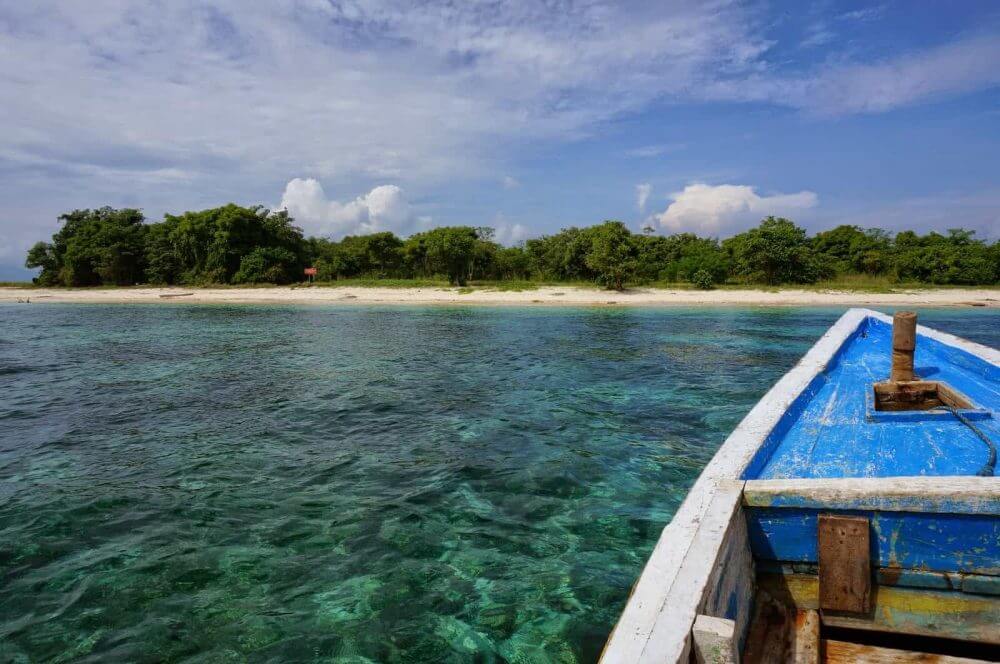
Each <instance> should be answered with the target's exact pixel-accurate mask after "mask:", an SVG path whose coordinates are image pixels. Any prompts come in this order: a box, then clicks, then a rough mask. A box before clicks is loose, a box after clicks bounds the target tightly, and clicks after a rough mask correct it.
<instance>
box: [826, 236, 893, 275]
mask: <svg viewBox="0 0 1000 664" xmlns="http://www.w3.org/2000/svg"><path fill="white" fill-rule="evenodd" d="M812 247H813V250H814V251H815V253H816V258H817V261H818V265H819V269H820V271H821V272H822V274H823V276H827V277H832V276H835V275H838V274H848V273H851V272H858V273H865V274H873V275H874V274H881V273H883V272H885V271H886V270H888V269H889V265H890V259H891V241H890V238H889V234H888V233H886V232H885V231H883V230H881V229H878V228H873V229H869V230H862V229H860V228H858V227H857V226H849V225H846V224H844V225H841V226H837V227H836V228H834V229H832V230H829V231H823V232H822V233H817V234H816V235H815V236H814V237H813V239H812Z"/></svg>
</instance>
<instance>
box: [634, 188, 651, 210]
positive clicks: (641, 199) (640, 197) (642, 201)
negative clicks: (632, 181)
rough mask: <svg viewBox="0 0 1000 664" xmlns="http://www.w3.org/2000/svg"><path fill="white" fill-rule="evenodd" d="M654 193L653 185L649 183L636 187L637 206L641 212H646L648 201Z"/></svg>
mask: <svg viewBox="0 0 1000 664" xmlns="http://www.w3.org/2000/svg"><path fill="white" fill-rule="evenodd" d="M652 191H653V185H651V184H649V183H648V182H643V183H642V184H637V185H635V198H636V201H635V204H636V206H637V207H638V208H639V212H645V211H646V201H648V200H649V195H650V194H651V193H652Z"/></svg>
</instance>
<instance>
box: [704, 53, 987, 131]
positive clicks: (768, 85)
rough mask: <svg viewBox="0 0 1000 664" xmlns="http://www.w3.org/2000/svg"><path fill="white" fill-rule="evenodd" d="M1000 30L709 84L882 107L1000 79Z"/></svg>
mask: <svg viewBox="0 0 1000 664" xmlns="http://www.w3.org/2000/svg"><path fill="white" fill-rule="evenodd" d="M996 62H1000V36H998V35H992V34H991V35H978V36H974V37H966V38H964V39H961V40H959V41H956V42H952V43H949V44H945V45H943V46H938V47H935V48H932V49H928V50H925V51H916V52H912V53H907V54H905V55H902V56H898V57H895V58H891V59H887V60H885V61H882V62H878V63H874V64H869V63H861V64H839V65H834V66H830V67H826V68H821V69H819V70H817V71H815V72H813V73H812V74H810V75H806V76H795V77H782V76H776V75H771V74H754V75H752V76H750V77H747V78H742V79H732V80H728V81H717V82H715V83H713V84H710V85H707V86H706V88H705V94H706V96H707V97H709V98H715V99H729V100H742V101H757V102H770V103H774V104H779V105H783V106H790V107H793V108H799V109H803V110H805V111H808V112H810V113H813V114H817V115H843V114H849V113H879V112H885V111H889V110H892V109H895V108H899V107H901V106H907V105H910V104H915V103H920V102H926V101H929V100H934V99H938V98H941V97H944V96H946V95H950V94H958V93H964V92H971V91H974V90H981V89H986V88H991V87H995V86H997V85H1000V68H998V67H996V66H995V65H994V63H996Z"/></svg>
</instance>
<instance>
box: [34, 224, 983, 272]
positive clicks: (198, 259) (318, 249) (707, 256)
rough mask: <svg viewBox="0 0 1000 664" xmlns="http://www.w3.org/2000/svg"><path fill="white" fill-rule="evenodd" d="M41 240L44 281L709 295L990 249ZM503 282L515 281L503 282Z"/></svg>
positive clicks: (175, 234) (755, 242) (969, 242)
mask: <svg viewBox="0 0 1000 664" xmlns="http://www.w3.org/2000/svg"><path fill="white" fill-rule="evenodd" d="M59 220H60V222H61V227H60V229H59V231H58V232H56V233H55V234H54V235H53V236H52V240H51V242H37V243H36V244H35V245H33V246H32V247H31V248H30V249H29V250H28V253H27V256H26V260H25V266H26V267H28V268H33V269H38V270H39V274H38V276H37V277H36V278H35V279H34V283H35V284H36V285H40V286H96V285H128V284H135V283H155V284H209V283H213V284H258V283H279V284H280V283H291V282H296V281H301V280H302V279H303V268H304V267H307V266H310V265H311V266H314V267H316V268H317V272H318V274H317V281H320V282H328V283H330V282H333V283H345V284H347V283H349V284H353V285H358V284H361V285H379V284H383V285H393V284H397V285H405V286H412V285H418V284H437V283H446V282H444V281H438V280H439V279H447V283H451V284H456V285H465V284H466V283H467V282H470V281H471V282H477V283H489V284H496V285H495V286H494V287H498V288H505V287H507V286H510V287H517V288H521V287H530V285H529V286H525V285H524V284H526V283H528V282H529V281H531V280H541V281H547V282H558V283H568V282H569V283H595V282H596V283H600V284H602V285H604V286H606V287H609V288H618V289H620V288H624V287H625V286H626V285H627V284H628V283H649V282H654V281H661V282H664V281H665V282H671V283H675V282H677V281H687V282H690V283H691V284H692V285H694V286H696V287H698V288H710V287H712V286H714V285H716V284H722V283H726V282H727V281H728V280H731V279H735V280H739V281H741V282H744V283H748V284H750V283H764V284H768V285H778V284H783V283H797V284H805V283H815V282H816V281H817V280H821V279H822V280H825V281H824V283H826V284H836V283H840V284H852V283H857V284H863V287H864V288H873V289H882V290H884V289H886V288H888V287H889V285H891V284H892V283H897V282H906V283H931V284H941V285H949V284H955V285H962V284H995V283H997V282H998V281H1000V242H994V243H992V244H990V243H987V242H984V241H982V240H978V239H976V238H975V234H974V233H973V232H972V231H966V230H962V229H952V230H950V231H948V233H947V234H944V235H942V234H940V233H935V232H931V233H928V234H926V235H918V234H917V233H914V232H913V231H903V232H900V233H899V234H897V235H896V236H895V237H893V236H891V235H890V234H888V233H886V232H885V231H883V230H880V229H868V230H863V229H860V228H858V227H856V226H849V225H842V226H838V227H836V228H833V229H831V230H829V231H824V232H821V233H817V234H816V235H815V236H813V237H812V238H809V237H807V236H806V232H805V230H803V229H802V228H799V227H798V226H796V225H795V224H794V223H792V222H791V221H789V220H787V219H776V218H774V217H768V218H767V219H764V220H763V221H762V222H761V223H760V225H759V226H757V227H756V228H753V229H751V230H749V231H747V232H745V233H741V234H739V235H736V236H735V237H732V238H729V239H727V240H725V241H724V242H723V243H721V244H720V243H719V241H718V240H716V239H714V238H701V237H698V236H696V235H694V234H692V233H679V234H676V235H669V236H658V235H653V234H652V233H651V232H648V233H643V234H634V233H632V232H630V231H629V230H628V228H627V227H626V226H625V225H624V224H622V223H621V222H618V221H607V222H604V223H603V224H600V225H596V226H591V227H588V228H577V227H571V228H566V229H563V230H561V231H559V232H558V233H555V234H553V235H548V236H543V237H540V238H534V239H531V240H528V241H527V242H526V243H525V244H524V245H523V246H517V247H504V246H501V245H500V244H498V243H497V242H496V241H495V238H494V231H493V229H491V228H485V227H481V228H473V227H470V226H453V227H443V228H435V229H433V230H430V231H426V232H423V233H417V234H415V235H413V236H411V237H409V238H407V239H405V240H404V239H400V238H399V237H397V236H396V235H394V234H393V233H390V232H380V233H372V234H370V235H357V236H348V237H345V238H343V239H342V240H339V241H332V240H329V239H325V238H304V237H303V236H302V231H301V230H300V229H299V228H297V227H296V226H295V225H294V224H293V220H292V219H291V217H289V216H288V213H287V212H285V211H281V212H271V211H270V210H267V209H265V208H263V207H260V206H256V207H241V206H238V205H234V204H229V205H224V206H222V207H218V208H211V209H208V210H200V211H193V212H185V213H184V214H181V215H169V214H168V215H165V217H164V219H163V221H161V222H159V223H152V224H147V223H145V219H144V217H143V214H142V212H141V211H140V210H137V209H120V210H116V209H113V208H110V207H105V208H100V209H96V210H74V211H72V212H68V213H66V214H64V215H62V216H61V217H60V218H59ZM512 284H520V285H518V286H513V285H512Z"/></svg>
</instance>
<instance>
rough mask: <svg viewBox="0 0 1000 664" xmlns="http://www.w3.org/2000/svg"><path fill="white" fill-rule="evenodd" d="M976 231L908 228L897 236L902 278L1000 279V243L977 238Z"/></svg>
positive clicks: (937, 280) (929, 280) (959, 281)
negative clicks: (916, 230)
mask: <svg viewBox="0 0 1000 664" xmlns="http://www.w3.org/2000/svg"><path fill="white" fill-rule="evenodd" d="M974 235H975V232H974V231H966V230H962V229H959V228H952V229H950V230H949V231H948V235H940V234H938V233H933V232H932V233H928V234H927V235H924V236H918V235H917V234H915V233H913V232H911V231H906V232H903V233H900V234H899V235H898V236H896V252H897V253H896V259H895V264H896V273H897V275H898V276H899V278H900V279H908V280H913V281H923V282H927V283H932V284H985V283H995V282H996V281H998V280H1000V261H998V248H997V244H994V245H993V246H992V247H991V246H989V245H987V244H986V243H985V242H982V241H980V240H976V239H975V238H974V237H973V236H974Z"/></svg>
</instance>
